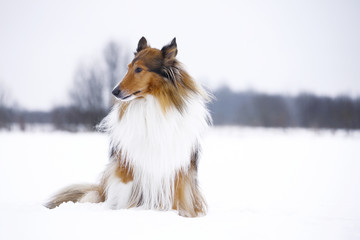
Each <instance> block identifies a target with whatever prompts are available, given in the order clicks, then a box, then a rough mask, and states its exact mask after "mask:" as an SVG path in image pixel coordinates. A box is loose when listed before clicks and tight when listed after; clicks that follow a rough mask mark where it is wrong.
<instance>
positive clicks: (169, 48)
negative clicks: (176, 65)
mask: <svg viewBox="0 0 360 240" xmlns="http://www.w3.org/2000/svg"><path fill="white" fill-rule="evenodd" d="M161 52H162V55H163V57H164V59H165V62H169V61H173V60H174V59H175V57H176V55H177V52H178V50H177V45H176V38H174V39H173V40H172V41H171V43H170V44H168V45H165V46H164V47H163V48H162V49H161Z"/></svg>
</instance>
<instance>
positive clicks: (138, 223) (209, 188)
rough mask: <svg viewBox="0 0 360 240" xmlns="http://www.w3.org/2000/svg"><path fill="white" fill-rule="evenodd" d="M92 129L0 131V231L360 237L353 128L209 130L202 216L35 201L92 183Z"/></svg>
mask: <svg viewBox="0 0 360 240" xmlns="http://www.w3.org/2000/svg"><path fill="white" fill-rule="evenodd" d="M107 155H108V140H107V137H106V136H105V135H102V134H99V133H81V134H72V133H63V132H47V133H41V132H26V133H21V132H11V133H8V132H0V239H4V240H5V239H36V240H42V239H44V240H45V239H46V240H48V239H210V238H212V239H276V240H279V239H287V240H288V239H292V240H293V239H306V240H308V239H316V240H319V239H339V240H343V239H360V132H353V133H349V134H348V133H346V132H343V131H337V132H335V133H333V132H330V131H317V132H313V131H307V130H286V131H284V130H274V129H249V128H230V127H223V128H214V129H212V130H211V131H210V132H209V133H208V135H207V136H206V138H205V141H204V148H203V156H202V159H201V162H200V169H199V171H200V172H199V179H200V184H201V187H202V189H203V192H204V195H205V197H206V199H207V201H208V204H209V213H208V215H207V216H205V217H201V218H195V219H189V218H183V217H179V216H178V215H177V214H176V213H175V212H156V211H145V210H139V209H130V210H116V211H115V210H108V209H106V208H105V206H104V205H102V204H88V203H85V204H73V203H66V204H63V205H61V206H60V207H59V208H56V209H54V210H49V209H46V208H45V207H43V206H42V205H41V204H42V203H44V202H45V201H46V199H47V198H48V197H49V196H50V195H51V194H52V193H54V191H56V190H58V189H59V188H61V187H63V186H65V185H68V184H71V183H82V182H95V181H97V179H98V177H99V176H100V173H101V171H102V170H103V169H104V166H105V164H106V163H107Z"/></svg>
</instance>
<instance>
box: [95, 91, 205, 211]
mask: <svg viewBox="0 0 360 240" xmlns="http://www.w3.org/2000/svg"><path fill="white" fill-rule="evenodd" d="M119 116H120V113H119V105H115V107H114V108H113V110H112V111H111V112H110V114H109V115H108V116H107V117H106V118H105V119H104V121H103V122H102V124H101V127H103V128H104V129H105V130H106V131H107V132H108V133H109V134H110V138H111V147H112V148H113V149H115V150H116V151H117V152H119V153H120V152H121V156H122V159H125V160H126V164H129V165H130V166H131V167H132V169H133V174H134V181H133V183H132V193H131V196H130V199H129V201H128V202H129V204H133V203H138V202H141V205H143V206H144V207H146V208H162V209H170V208H171V207H172V196H173V194H172V193H173V187H174V186H173V185H174V180H175V177H176V173H177V172H178V171H179V170H183V171H186V169H187V168H188V166H189V164H190V160H191V154H192V151H193V150H194V148H195V147H197V144H199V142H200V138H201V135H202V133H203V131H204V130H205V128H206V127H207V126H208V120H209V113H208V111H207V109H206V107H205V103H204V101H203V99H202V98H201V97H199V96H192V97H190V98H188V100H187V101H186V104H185V107H184V111H183V112H182V113H180V112H179V111H177V110H176V109H175V108H173V109H168V110H167V111H166V114H164V112H163V110H162V109H161V106H160V104H159V102H158V101H157V99H156V98H154V97H152V96H151V95H149V96H147V97H146V98H142V99H135V100H133V101H131V102H130V103H129V106H128V107H127V109H126V112H125V113H124V115H123V117H122V118H121V120H120V119H119Z"/></svg>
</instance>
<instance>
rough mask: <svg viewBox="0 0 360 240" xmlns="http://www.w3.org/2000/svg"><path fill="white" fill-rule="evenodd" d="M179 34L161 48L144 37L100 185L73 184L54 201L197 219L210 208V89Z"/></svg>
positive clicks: (111, 125) (118, 108)
mask: <svg viewBox="0 0 360 240" xmlns="http://www.w3.org/2000/svg"><path fill="white" fill-rule="evenodd" d="M177 52H178V50H177V45H176V39H175V38H174V39H173V40H172V41H171V43H170V44H168V45H166V46H164V47H163V48H162V49H161V50H159V49H155V48H151V47H150V46H149V45H148V43H147V41H146V39H145V38H144V37H142V38H141V39H140V41H139V43H138V47H137V49H136V52H135V57H134V59H133V60H132V62H131V63H130V64H129V65H128V72H127V74H126V75H125V77H124V79H123V80H122V81H121V82H120V83H119V84H118V85H117V86H116V87H115V88H114V90H113V91H112V93H113V95H114V96H115V97H116V101H115V104H114V106H113V108H112V110H111V112H110V113H109V114H108V116H106V117H105V118H104V119H103V120H102V122H101V123H100V124H99V128H100V129H101V130H103V131H105V132H106V133H108V135H109V136H110V149H111V150H110V163H109V164H108V166H107V168H106V169H105V171H104V173H103V175H102V178H101V181H100V183H99V184H97V185H73V186H69V187H67V188H65V189H63V190H61V191H60V192H59V193H58V194H56V195H55V196H54V197H53V198H52V199H51V200H50V201H49V202H48V203H47V204H46V206H47V207H48V208H54V207H56V206H58V205H60V204H61V203H63V202H67V201H72V202H92V203H98V202H105V204H106V205H107V206H109V207H110V208H112V209H121V208H132V207H140V208H145V209H158V210H171V209H174V210H177V211H178V213H179V215H181V216H186V217H196V216H199V215H204V214H205V213H206V209H207V205H206V203H205V200H204V197H203V196H202V194H201V192H200V190H199V187H198V181H197V171H198V161H199V155H200V154H199V153H200V149H201V147H200V145H201V136H202V134H203V132H204V130H205V129H206V128H207V127H208V125H209V124H210V122H211V117H210V115H209V112H208V110H207V108H206V102H207V101H208V100H209V96H208V94H207V93H206V92H205V91H204V90H203V89H202V88H201V87H200V86H199V85H197V84H196V83H195V82H194V80H193V79H192V78H191V77H190V75H189V74H188V73H187V72H186V71H185V70H184V68H183V67H182V65H181V64H180V62H179V61H178V60H177V59H176V55H177Z"/></svg>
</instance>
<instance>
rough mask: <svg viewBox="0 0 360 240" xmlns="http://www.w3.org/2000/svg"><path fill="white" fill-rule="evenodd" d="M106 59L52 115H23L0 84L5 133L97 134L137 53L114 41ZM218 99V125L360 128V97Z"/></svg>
mask: <svg viewBox="0 0 360 240" xmlns="http://www.w3.org/2000/svg"><path fill="white" fill-rule="evenodd" d="M101 56H102V57H101V59H98V61H96V64H95V63H94V64H91V65H84V64H82V65H79V67H78V69H77V71H76V72H75V75H74V81H73V86H72V87H71V88H70V90H69V92H68V100H69V101H68V102H69V103H68V104H67V105H63V106H57V107H55V108H54V109H52V110H51V111H48V112H38V111H37V112H34V111H26V110H21V109H20V108H19V107H16V105H15V104H11V101H10V100H9V99H11V97H9V96H8V92H9V91H7V90H6V89H5V87H3V86H2V85H1V83H0V129H8V130H11V129H14V128H19V129H21V130H26V129H27V128H28V127H29V126H33V125H50V126H52V128H54V129H60V130H67V131H79V130H87V131H89V130H90V131H91V130H95V126H96V124H97V123H99V121H100V120H101V119H102V118H103V117H104V116H105V115H106V114H107V113H108V112H109V110H110V108H111V105H112V101H113V99H111V94H109V93H110V92H111V90H112V88H113V87H114V86H115V84H116V83H117V82H118V81H119V79H121V78H122V76H124V74H125V72H126V69H127V67H126V66H127V64H128V63H129V61H130V56H131V54H130V53H129V51H128V50H126V49H125V48H123V47H122V46H121V44H119V43H116V42H110V43H108V44H107V45H106V46H105V48H104V51H103V53H102V55H101ZM99 62H100V63H102V64H98V63H99ZM213 94H214V95H215V100H214V101H213V102H211V103H210V104H209V108H210V110H211V113H212V116H213V119H214V124H215V125H242V126H256V127H257V126H261V127H281V128H286V127H302V128H328V129H339V128H341V129H359V128H360V98H350V97H346V96H339V97H335V98H331V97H320V96H316V95H313V94H300V95H298V96H286V95H277V94H264V93H259V92H253V91H245V92H233V91H231V90H230V89H229V88H226V87H224V88H221V89H218V90H216V91H215V92H214V93H213Z"/></svg>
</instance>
